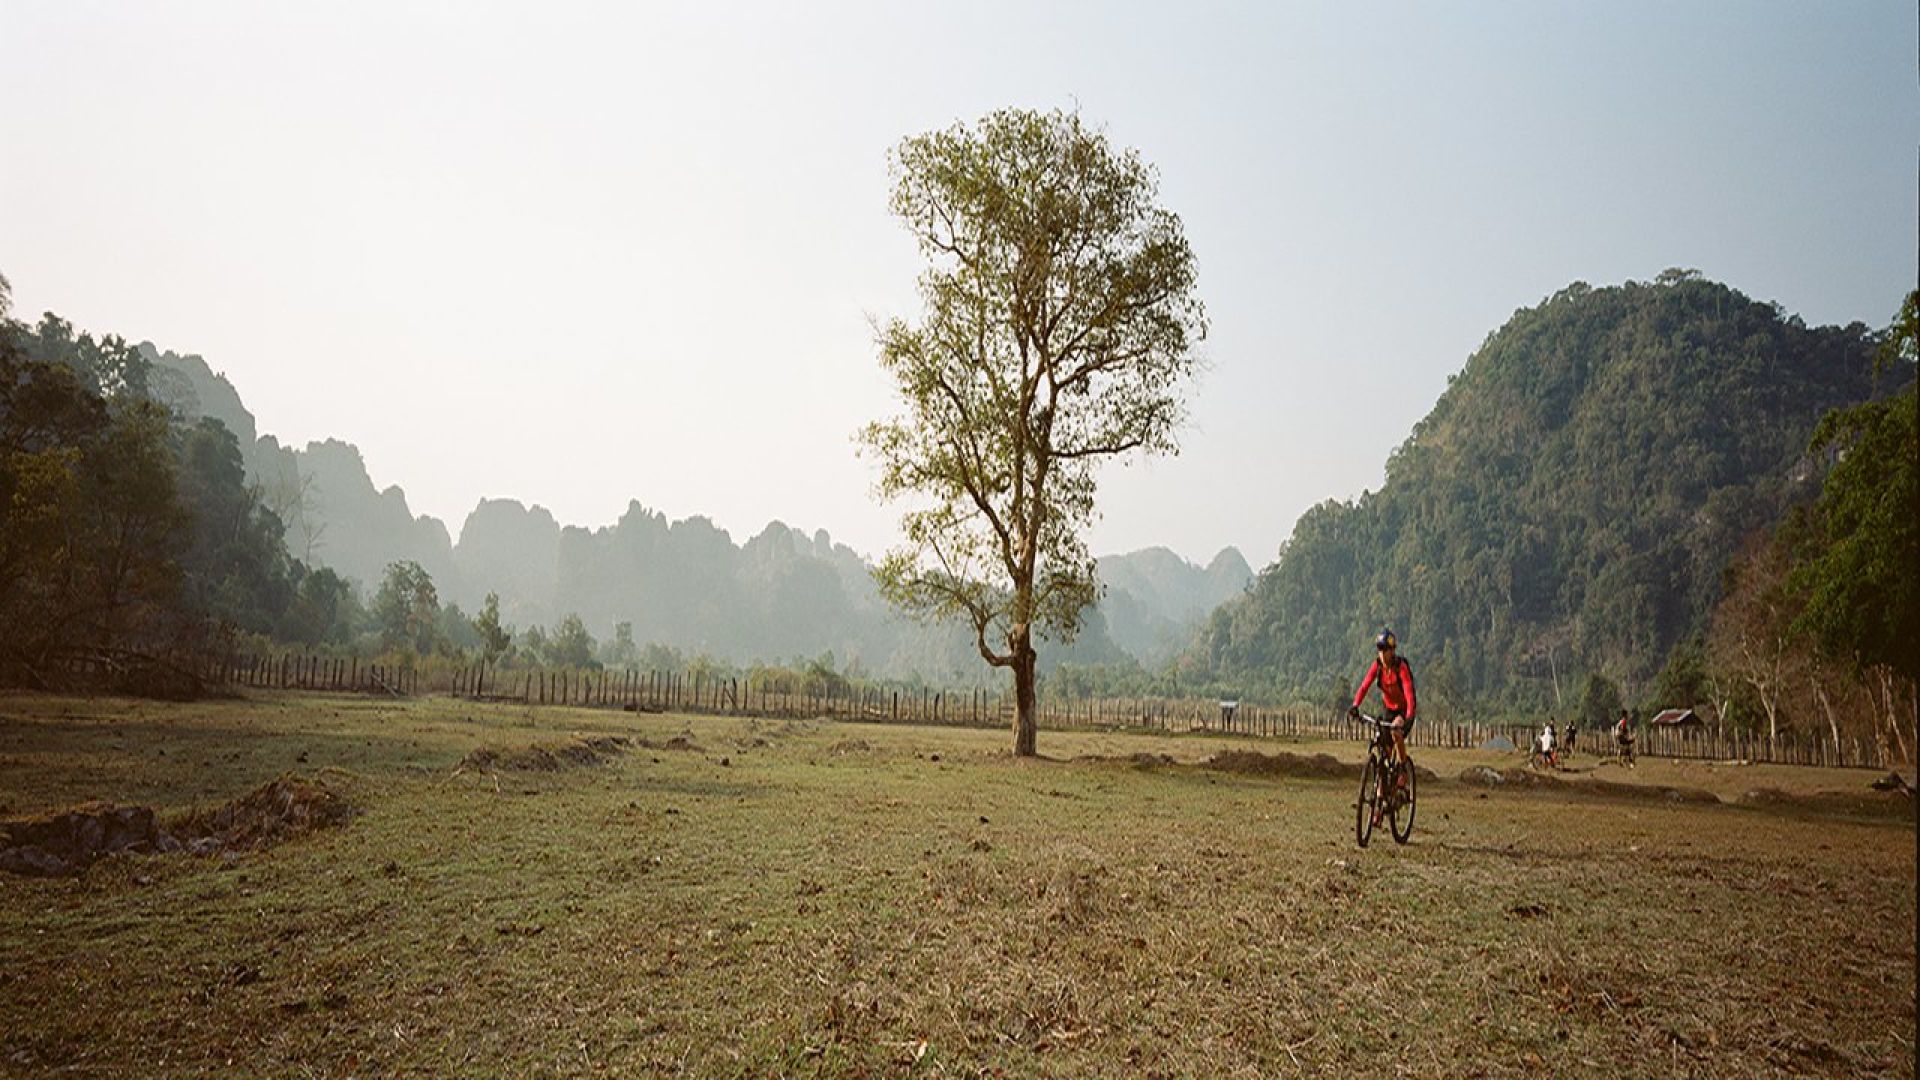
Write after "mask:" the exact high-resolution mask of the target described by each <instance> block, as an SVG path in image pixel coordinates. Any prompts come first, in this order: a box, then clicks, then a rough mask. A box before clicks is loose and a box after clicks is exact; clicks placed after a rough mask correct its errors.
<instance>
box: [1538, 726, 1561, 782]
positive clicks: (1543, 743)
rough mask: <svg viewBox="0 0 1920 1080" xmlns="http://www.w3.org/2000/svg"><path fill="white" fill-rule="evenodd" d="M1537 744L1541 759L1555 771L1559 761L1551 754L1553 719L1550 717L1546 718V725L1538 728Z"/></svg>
mask: <svg viewBox="0 0 1920 1080" xmlns="http://www.w3.org/2000/svg"><path fill="white" fill-rule="evenodd" d="M1539 742H1540V757H1541V759H1542V760H1543V761H1545V762H1546V763H1547V764H1548V765H1549V766H1552V767H1553V768H1556V769H1557V768H1559V767H1560V759H1559V758H1557V757H1555V756H1554V753H1553V742H1554V728H1553V717H1551V716H1549V717H1547V722H1546V724H1544V725H1542V727H1541V728H1540V739H1539Z"/></svg>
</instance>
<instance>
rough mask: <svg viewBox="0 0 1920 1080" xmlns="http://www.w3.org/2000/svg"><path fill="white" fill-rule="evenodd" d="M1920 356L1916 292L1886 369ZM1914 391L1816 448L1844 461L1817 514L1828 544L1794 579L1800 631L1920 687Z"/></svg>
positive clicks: (1831, 427) (1833, 429)
mask: <svg viewBox="0 0 1920 1080" xmlns="http://www.w3.org/2000/svg"><path fill="white" fill-rule="evenodd" d="M1917 352H1920V292H1915V293H1910V294H1908V296H1907V299H1906V302H1905V304H1903V305H1902V307H1901V309H1900V314H1899V316H1898V318H1897V319H1896V320H1895V323H1894V332H1893V334H1892V335H1891V336H1890V338H1889V339H1888V341H1887V342H1886V345H1885V346H1884V348H1883V351H1882V354H1881V358H1880V365H1881V367H1882V368H1883V369H1884V368H1887V367H1892V368H1895V369H1896V370H1902V369H1904V370H1907V371H1910V370H1911V365H1912V363H1913V360H1914V358H1915V356H1916V353H1917ZM1915 409H1916V397H1915V392H1914V387H1913V384H1912V383H1911V382H1909V383H1908V384H1907V386H1906V387H1905V388H1904V389H1903V390H1902V391H1901V392H1900V393H1899V394H1898V395H1897V396H1894V397H1892V398H1888V399H1886V400H1882V401H1870V402H1867V403H1865V404H1862V405H1858V406H1855V407H1853V408H1850V409H1842V410H1837V411H1835V412H1833V413H1830V414H1829V415H1827V416H1826V417H1825V418H1824V419H1823V420H1821V422H1820V427H1819V429H1818V430H1817V431H1816V432H1815V433H1814V436H1813V443H1812V445H1813V449H1814V450H1816V451H1822V450H1831V451H1833V452H1835V453H1837V454H1838V455H1839V460H1838V461H1837V462H1836V463H1835V464H1834V466H1833V469H1832V471H1831V472H1830V473H1828V475H1827V478H1826V483H1825V485H1824V487H1823V488H1822V489H1821V493H1820V501H1819V504H1818V507H1817V510H1818V516H1819V522H1820V527H1821V533H1822V535H1821V537H1820V538H1819V539H1818V540H1817V541H1815V542H1813V543H1812V544H1811V545H1809V546H1810V547H1811V548H1812V549H1813V550H1812V552H1811V553H1810V554H1808V555H1807V556H1806V557H1805V558H1804V559H1803V560H1802V561H1801V562H1800V563H1799V564H1798V565H1797V566H1796V567H1795V568H1794V570H1793V571H1792V574H1791V577H1790V579H1789V581H1790V584H1791V585H1792V586H1793V587H1794V588H1796V589H1798V590H1800V591H1801V592H1803V593H1804V596H1805V603H1804V607H1803V608H1802V609H1801V612H1800V614H1799V617H1798V618H1797V619H1796V620H1795V624H1794V626H1795V629H1796V630H1799V631H1802V632H1805V633H1808V634H1811V635H1812V636H1813V638H1814V639H1815V641H1816V642H1817V643H1818V645H1819V646H1820V648H1821V649H1822V651H1823V652H1825V653H1826V654H1827V655H1829V656H1833V657H1836V658H1840V659H1843V660H1845V661H1847V662H1849V663H1850V664H1852V665H1853V666H1855V667H1871V666H1874V665H1886V666H1888V667H1891V668H1892V669H1893V670H1895V671H1897V672H1899V673H1900V674H1901V675H1902V676H1904V677H1905V678H1907V679H1908V680H1913V679H1920V574H1917V573H1916V568H1920V434H1917V433H1920V424H1917V423H1916V415H1915Z"/></svg>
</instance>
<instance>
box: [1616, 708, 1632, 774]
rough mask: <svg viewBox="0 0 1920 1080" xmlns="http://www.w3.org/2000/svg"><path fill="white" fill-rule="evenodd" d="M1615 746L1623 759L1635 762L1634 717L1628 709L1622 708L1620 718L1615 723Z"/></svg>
mask: <svg viewBox="0 0 1920 1080" xmlns="http://www.w3.org/2000/svg"><path fill="white" fill-rule="evenodd" d="M1613 747H1614V751H1615V752H1616V753H1618V754H1619V755H1620V757H1621V759H1622V760H1623V761H1626V762H1628V763H1629V764H1631V763H1632V762H1633V719H1632V718H1631V717H1629V716H1628V715H1627V710H1625V709H1621V710H1620V719H1619V721H1618V722H1616V723H1615V724H1614V725H1613Z"/></svg>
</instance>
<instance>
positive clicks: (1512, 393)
mask: <svg viewBox="0 0 1920 1080" xmlns="http://www.w3.org/2000/svg"><path fill="white" fill-rule="evenodd" d="M1875 344H1876V336H1875V335H1874V334H1873V333H1871V332H1870V331H1869V330H1868V329H1867V328H1866V327H1865V326H1864V325H1862V324H1859V323H1855V324H1853V325H1851V326H1848V327H1845V328H1837V327H1822V328H1809V327H1807V326H1805V325H1804V324H1803V323H1802V322H1801V321H1800V319H1799V318H1797V317H1790V316H1788V315H1786V314H1785V313H1784V312H1782V311H1781V310H1780V309H1779V308H1778V306H1776V305H1770V304H1764V303H1759V302H1756V301H1754V300H1752V299H1750V298H1748V297H1746V296H1744V295H1742V294H1741V293H1739V292H1737V291H1735V290H1734V289H1731V288H1728V287H1727V286H1725V285H1720V284H1716V283H1713V282H1709V281H1704V280H1701V279H1700V278H1699V277H1698V276H1697V275H1695V274H1692V273H1691V272H1682V271H1668V272H1667V273H1665V274H1662V275H1661V276H1660V278H1659V279H1658V280H1657V281H1656V282H1653V283H1650V284H1643V283H1636V282H1628V283H1627V284H1625V285H1622V286H1618V287H1610V288H1600V289H1594V288H1590V287H1588V286H1587V285H1585V284H1575V285H1572V286H1570V287H1568V288H1566V289H1563V290H1561V291H1560V292H1558V293H1556V294H1554V295H1553V296H1552V297H1550V298H1549V299H1547V300H1546V301H1545V302H1544V303H1542V304H1540V305H1539V306H1538V307H1534V308H1529V309H1526V310H1522V311H1520V312H1518V313H1517V314H1515V315H1514V316H1513V318H1512V319H1511V320H1510V321H1509V322H1508V323H1507V324H1506V325H1505V326H1504V327H1502V328H1501V329H1500V330H1499V331H1498V332H1496V333H1494V334H1493V335H1491V336H1490V337H1489V338H1488V339H1487V341H1486V342H1485V344H1483V345H1482V346H1481V348H1480V349H1479V350H1478V351H1477V352H1475V353H1474V354H1473V356H1472V357H1471V358H1469V360H1468V361H1467V364H1466V367H1465V368H1464V370H1462V371H1461V372H1460V373H1459V374H1458V375H1457V376H1455V377H1454V378H1453V379H1452V380H1451V381H1450V383H1449V386H1448V388H1447V390H1446V392H1445V393H1444V394H1443V395H1442V396H1441V398H1440V400H1439V402H1438V403H1437V404H1436V405H1435V406H1434V408H1433V410H1432V412H1431V413H1429V414H1428V415H1427V417H1426V418H1425V419H1424V420H1422V421H1420V423H1418V424H1417V425H1415V427H1414V430H1413V433H1412V435H1411V436H1410V437H1409V438H1408V439H1407V440H1406V442H1405V443H1403V444H1402V445H1401V446H1400V447H1399V448H1398V449H1397V450H1396V451H1395V452H1394V453H1393V454H1392V455H1391V457H1390V458H1389V460H1388V462H1387V479H1386V484H1385V486H1384V487H1383V488H1382V489H1381V490H1380V491H1378V492H1371V493H1365V494H1363V495H1362V496H1361V497H1360V498H1359V499H1358V500H1356V501H1354V502H1337V501H1329V502H1326V503H1322V504H1320V505H1319V506H1316V507H1314V508H1313V509H1311V510H1309V511H1308V512H1307V513H1306V514H1304V515H1303V516H1302V517H1301V519H1300V520H1299V522H1298V523H1297V524H1296V526H1295V528H1294V531H1293V534H1292V536H1291V538H1290V539H1289V540H1288V541H1287V542H1286V544H1285V545H1284V546H1283V548H1282V550H1281V553H1280V556H1279V558H1278V560H1277V561H1276V562H1275V563H1274V564H1273V565H1271V566H1269V567H1267V568H1266V569H1265V570H1263V571H1262V572H1261V573H1260V575H1259V578H1258V579H1257V581H1256V582H1255V584H1254V586H1253V587H1252V589H1251V590H1249V592H1248V594H1247V596H1246V597H1245V598H1243V599H1241V600H1238V601H1235V602H1233V603H1230V604H1228V605H1227V606H1225V607H1223V608H1221V609H1219V610H1217V611H1215V612H1214V613H1213V615H1212V616H1211V617H1210V619H1209V620H1208V623H1207V626H1206V629H1205V631H1204V632H1203V634H1202V635H1201V638H1200V640H1199V641H1198V642H1197V644H1196V645H1195V646H1194V648H1193V650H1192V652H1190V654H1189V655H1188V656H1187V658H1186V663H1187V665H1188V667H1189V669H1190V670H1194V671H1196V672H1198V673H1201V674H1203V675H1204V676H1207V677H1212V678H1214V679H1216V680H1220V681H1223V682H1227V681H1232V682H1237V683H1239V684H1241V685H1251V686H1260V687H1266V688H1270V689H1274V690H1279V691H1293V692H1300V693H1306V694H1309V695H1311V696H1313V697H1316V698H1320V697H1331V696H1333V692H1332V689H1331V687H1332V686H1333V685H1334V684H1339V685H1341V686H1347V685H1349V684H1350V683H1351V681H1352V680H1353V678H1354V676H1355V674H1356V673H1357V672H1358V671H1359V669H1360V667H1361V665H1362V664H1363V663H1364V662H1365V660H1366V657H1367V655H1368V642H1369V640H1370V639H1371V637H1372V634H1373V633H1374V631H1375V630H1376V629H1377V628H1378V627H1380V626H1381V625H1383V624H1384V625H1391V626H1392V627H1394V628H1395V630H1396V631H1398V632H1399V634H1400V637H1401V640H1402V642H1403V649H1404V650H1405V652H1406V653H1407V655H1408V656H1409V657H1410V658H1411V659H1413V661H1414V663H1415V664H1416V666H1417V667H1418V669H1419V671H1420V673H1421V676H1422V680H1423V687H1422V691H1423V692H1422V700H1423V702H1424V701H1430V700H1431V701H1435V702H1436V703H1438V702H1441V701H1451V702H1465V701H1469V700H1480V701H1497V702H1503V703H1506V704H1509V705H1514V706H1534V705H1537V706H1543V707H1551V706H1552V705H1553V704H1554V703H1556V702H1558V703H1560V704H1561V705H1563V706H1564V705H1565V704H1566V703H1568V702H1570V701H1571V700H1572V698H1573V696H1574V695H1575V693H1576V692H1577V691H1578V688H1579V686H1580V682H1579V680H1580V679H1581V678H1582V677H1584V676H1585V675H1587V674H1590V673H1599V674H1603V675H1605V676H1606V677H1607V678H1608V679H1609V680H1611V681H1612V682H1614V683H1617V684H1620V685H1622V686H1624V687H1625V688H1627V690H1628V691H1629V694H1631V693H1632V691H1633V690H1634V689H1635V688H1638V687H1641V686H1644V685H1645V683H1646V682H1647V681H1648V680H1649V679H1650V678H1651V677H1652V676H1653V675H1654V674H1655V673H1656V672H1657V671H1659V669H1660V668H1661V666H1662V664H1663V663H1664V662H1665V661H1666V659H1667V657H1668V656H1669V654H1670V653H1671V652H1672V651H1673V649H1674V648H1675V646H1676V645H1678V644H1681V643H1683V642H1689V641H1692V640H1694V639H1696V638H1698V637H1700V636H1701V635H1702V634H1703V632H1704V631H1705V629H1706V627H1707V621H1708V618H1709V616H1710V613H1711V611H1712V608H1713V605H1714V602H1715V600H1716V599H1717V597H1718V596H1719V593H1720V589H1721V576H1722V572H1723V570H1724V569H1725V568H1726V566H1727V565H1728V561H1729V559H1730V557H1731V556H1732V555H1733V554H1734V553H1735V551H1736V549H1737V548H1738V546H1739V545H1740V543H1741V541H1742V540H1743V538H1746V537H1748V536H1749V535H1750V534H1752V533H1754V532H1755V530H1758V529H1762V528H1765V527H1767V526H1769V525H1770V524H1771V523H1772V522H1774V521H1775V520H1777V519H1778V518H1779V517H1780V516H1781V514H1782V512H1783V511H1784V509H1785V508H1786V507H1788V506H1789V505H1791V504H1793V503H1795V502H1804V501H1805V500H1807V499H1809V498H1811V497H1812V496H1813V495H1814V494H1815V493H1816V492H1817V491H1818V486H1819V480H1820V475H1821V473H1822V470H1823V468H1824V465H1825V462H1823V461H1821V460H1818V459H1815V458H1811V457H1809V455H1808V453H1807V446H1808V437H1809V435H1810V434H1811V433H1812V432H1813V430H1814V426H1815V424H1816V423H1817V422H1818V421H1819V420H1820V418H1821V416H1822V415H1823V414H1824V413H1826V412H1827V411H1828V410H1830V409H1833V408H1835V407H1837V406H1845V405H1849V404H1853V403H1857V402H1860V401H1863V400H1866V399H1868V398H1869V397H1870V396H1872V395H1873V393H1874V391H1875V386H1874V375H1873V371H1872V364H1871V360H1870V358H1871V355H1872V353H1873V351H1874V348H1875ZM1910 378H1911V369H1910V368H1908V369H1907V370H1906V371H1901V372H1893V373H1890V374H1889V375H1888V376H1886V377H1885V378H1884V384H1885V385H1887V386H1889V387H1891V386H1895V385H1897V384H1898V383H1899V382H1900V381H1902V380H1903V379H1910ZM1630 700H1631V698H1630Z"/></svg>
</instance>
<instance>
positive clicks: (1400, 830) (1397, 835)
mask: <svg viewBox="0 0 1920 1080" xmlns="http://www.w3.org/2000/svg"><path fill="white" fill-rule="evenodd" d="M1399 771H1400V773H1401V774H1402V775H1404V776H1405V777H1406V778H1407V786H1406V787H1405V788H1404V789H1402V790H1401V792H1400V797H1399V798H1396V799H1394V800H1393V801H1392V802H1390V803H1388V804H1387V805H1388V806H1391V807H1393V809H1392V811H1391V812H1389V813H1388V815H1387V821H1388V824H1390V825H1391V826H1392V827H1393V842H1394V843H1396V844H1404V843H1406V842H1407V839H1408V838H1409V837H1411V836H1412V835H1413V807H1414V801H1413V795H1414V791H1413V786H1414V782H1415V780H1416V779H1417V778H1418V776H1417V774H1416V773H1415V772H1414V771H1413V762H1411V761H1409V762H1407V763H1406V764H1405V765H1402V766H1400V769H1399Z"/></svg>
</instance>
